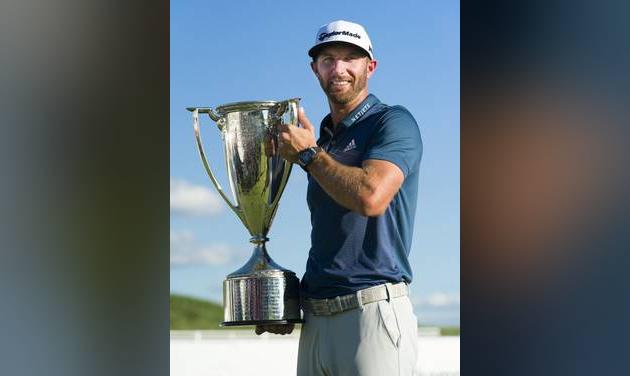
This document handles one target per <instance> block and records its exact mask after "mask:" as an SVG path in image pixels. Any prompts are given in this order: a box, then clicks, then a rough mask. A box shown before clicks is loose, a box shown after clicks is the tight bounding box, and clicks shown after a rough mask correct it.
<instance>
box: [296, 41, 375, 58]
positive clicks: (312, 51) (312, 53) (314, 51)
mask: <svg viewBox="0 0 630 376" xmlns="http://www.w3.org/2000/svg"><path fill="white" fill-rule="evenodd" d="M331 44H345V45H347V46H353V47H356V48H358V49H360V50H361V51H363V52H365V54H366V55H367V56H368V57H369V58H370V59H373V57H372V55H371V54H370V52H369V51H367V50H366V49H364V48H363V47H361V46H357V45H356V44H354V43H350V42H344V41H342V40H331V41H328V42H322V43H320V44H316V45H315V46H313V47H311V49H310V50H308V56H310V57H312V58H315V57H317V54H318V53H319V50H321V49H322V48H324V47H326V46H330V45H331Z"/></svg>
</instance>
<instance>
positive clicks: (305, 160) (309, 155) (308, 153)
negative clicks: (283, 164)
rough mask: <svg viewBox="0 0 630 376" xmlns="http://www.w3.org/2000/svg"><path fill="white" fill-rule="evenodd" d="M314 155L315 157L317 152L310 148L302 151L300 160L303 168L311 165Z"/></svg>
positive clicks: (299, 156)
mask: <svg viewBox="0 0 630 376" xmlns="http://www.w3.org/2000/svg"><path fill="white" fill-rule="evenodd" d="M314 155H315V150H313V148H308V149H306V150H302V151H301V152H300V154H299V155H298V158H299V160H300V164H301V165H302V166H306V165H307V164H309V163H310V162H311V160H312V159H313V156H314Z"/></svg>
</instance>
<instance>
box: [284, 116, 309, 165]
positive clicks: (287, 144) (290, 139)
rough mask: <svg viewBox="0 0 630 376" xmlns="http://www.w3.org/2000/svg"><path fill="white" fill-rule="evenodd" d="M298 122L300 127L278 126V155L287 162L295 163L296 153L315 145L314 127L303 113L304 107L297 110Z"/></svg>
mask: <svg viewBox="0 0 630 376" xmlns="http://www.w3.org/2000/svg"><path fill="white" fill-rule="evenodd" d="M298 122H299V123H300V124H301V125H302V128H299V127H296V126H293V125H288V124H281V125H280V126H279V127H278V131H279V134H278V143H279V145H278V146H279V148H278V151H279V152H280V156H281V157H282V158H284V159H286V160H287V161H289V162H293V163H296V162H297V160H298V153H299V152H301V151H302V150H305V149H308V148H310V147H312V146H317V140H316V139H315V128H313V125H312V124H311V122H310V120H308V118H307V117H306V114H305V113H304V108H302V107H300V109H299V111H298Z"/></svg>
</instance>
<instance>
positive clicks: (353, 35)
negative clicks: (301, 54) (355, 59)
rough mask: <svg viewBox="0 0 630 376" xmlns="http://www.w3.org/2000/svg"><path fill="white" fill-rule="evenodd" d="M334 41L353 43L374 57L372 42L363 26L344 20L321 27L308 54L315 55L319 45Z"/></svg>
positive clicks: (371, 57)
mask: <svg viewBox="0 0 630 376" xmlns="http://www.w3.org/2000/svg"><path fill="white" fill-rule="evenodd" d="M333 42H344V43H350V44H353V45H355V46H357V47H359V48H361V49H362V50H364V51H365V52H367V54H368V55H370V59H374V54H373V52H372V42H370V37H369V36H368V35H367V32H366V31H365V29H364V28H363V26H361V25H359V24H357V23H354V22H349V21H344V20H339V21H333V22H331V23H329V24H326V25H323V26H322V27H320V28H319V30H318V31H317V35H316V36H315V45H314V46H313V47H311V49H310V50H309V51H308V55H309V56H311V57H315V53H316V52H317V49H318V47H319V46H321V45H323V44H327V43H333Z"/></svg>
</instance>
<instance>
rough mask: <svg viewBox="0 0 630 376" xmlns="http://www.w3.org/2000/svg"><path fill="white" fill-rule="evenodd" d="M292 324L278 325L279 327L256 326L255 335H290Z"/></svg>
mask: <svg viewBox="0 0 630 376" xmlns="http://www.w3.org/2000/svg"><path fill="white" fill-rule="evenodd" d="M294 326H295V325H293V324H280V325H256V334H257V335H261V334H263V333H264V332H269V333H272V334H282V335H285V334H290V333H291V332H293V328H294Z"/></svg>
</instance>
